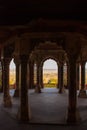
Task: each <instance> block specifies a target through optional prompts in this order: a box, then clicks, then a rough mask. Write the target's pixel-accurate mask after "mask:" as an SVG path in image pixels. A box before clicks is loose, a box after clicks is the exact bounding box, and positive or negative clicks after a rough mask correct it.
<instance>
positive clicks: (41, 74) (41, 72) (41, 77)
mask: <svg viewBox="0 0 87 130" xmlns="http://www.w3.org/2000/svg"><path fill="white" fill-rule="evenodd" d="M39 77H40V87H41V88H43V68H42V66H40V75H39Z"/></svg>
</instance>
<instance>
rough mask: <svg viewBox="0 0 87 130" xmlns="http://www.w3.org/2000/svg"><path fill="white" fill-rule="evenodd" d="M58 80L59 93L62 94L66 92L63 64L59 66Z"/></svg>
mask: <svg viewBox="0 0 87 130" xmlns="http://www.w3.org/2000/svg"><path fill="white" fill-rule="evenodd" d="M58 75H59V76H58V78H59V93H62V92H63V90H64V86H63V64H59V70H58Z"/></svg>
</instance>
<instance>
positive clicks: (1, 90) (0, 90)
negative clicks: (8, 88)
mask: <svg viewBox="0 0 87 130" xmlns="http://www.w3.org/2000/svg"><path fill="white" fill-rule="evenodd" d="M3 66H4V64H3V60H1V71H2V72H1V74H2V75H1V84H2V86H1V89H0V92H3V83H4V81H3V73H4V69H3V68H4V67H3Z"/></svg>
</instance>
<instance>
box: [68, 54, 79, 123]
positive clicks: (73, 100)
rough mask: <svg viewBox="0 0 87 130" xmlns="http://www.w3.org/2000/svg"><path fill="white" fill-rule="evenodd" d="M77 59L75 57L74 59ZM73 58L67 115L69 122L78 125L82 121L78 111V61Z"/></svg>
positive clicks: (70, 61)
mask: <svg viewBox="0 0 87 130" xmlns="http://www.w3.org/2000/svg"><path fill="white" fill-rule="evenodd" d="M74 58H75V57H74ZM74 58H73V56H71V57H70V58H69V69H70V70H69V72H70V73H69V77H70V78H69V80H70V81H69V86H68V87H69V104H68V105H69V106H68V113H67V122H68V123H76V122H78V121H79V120H80V115H79V111H78V109H77V88H76V59H74Z"/></svg>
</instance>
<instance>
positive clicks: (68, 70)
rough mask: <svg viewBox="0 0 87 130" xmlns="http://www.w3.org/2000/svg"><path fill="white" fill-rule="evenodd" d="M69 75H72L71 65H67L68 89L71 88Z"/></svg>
mask: <svg viewBox="0 0 87 130" xmlns="http://www.w3.org/2000/svg"><path fill="white" fill-rule="evenodd" d="M69 73H70V68H69V63H67V88H69V86H70V76H69Z"/></svg>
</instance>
